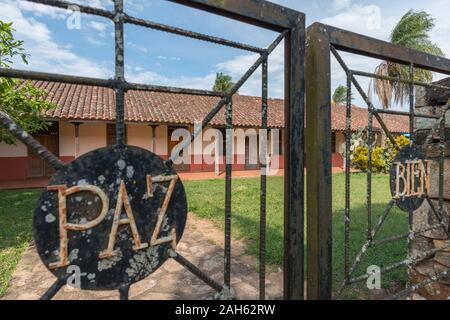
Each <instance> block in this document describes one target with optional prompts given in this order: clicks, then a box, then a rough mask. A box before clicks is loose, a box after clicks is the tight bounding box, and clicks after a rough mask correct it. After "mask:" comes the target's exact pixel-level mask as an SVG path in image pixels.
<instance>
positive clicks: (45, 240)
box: [34, 146, 187, 290]
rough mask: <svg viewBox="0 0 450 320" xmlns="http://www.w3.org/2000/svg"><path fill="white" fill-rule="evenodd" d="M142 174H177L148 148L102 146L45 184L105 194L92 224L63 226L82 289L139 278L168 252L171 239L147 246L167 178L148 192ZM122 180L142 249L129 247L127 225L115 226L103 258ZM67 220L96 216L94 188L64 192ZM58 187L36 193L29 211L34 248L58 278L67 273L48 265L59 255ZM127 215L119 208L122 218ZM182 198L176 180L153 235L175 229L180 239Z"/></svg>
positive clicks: (113, 286) (109, 287) (108, 287)
mask: <svg viewBox="0 0 450 320" xmlns="http://www.w3.org/2000/svg"><path fill="white" fill-rule="evenodd" d="M147 175H151V176H152V177H156V176H170V175H176V173H175V172H174V171H173V169H172V168H170V167H168V166H167V165H166V164H165V163H164V161H163V160H162V159H161V158H160V157H158V156H157V155H155V154H154V153H152V152H149V151H147V150H144V149H141V148H138V147H132V146H123V147H121V148H119V147H106V148H102V149H98V150H95V151H92V152H90V153H88V154H85V155H83V156H81V157H79V158H78V159H76V160H74V161H73V162H71V163H70V164H68V165H67V166H66V167H65V168H64V169H62V170H60V171H58V172H56V173H55V175H54V176H53V177H52V179H51V181H50V183H49V186H55V185H67V188H71V187H74V186H86V185H91V186H95V187H98V188H100V189H101V190H102V191H103V192H104V193H105V194H106V196H107V198H108V199H109V200H108V202H109V204H108V209H107V210H108V212H107V214H106V216H105V218H104V219H103V220H102V221H101V222H100V223H99V224H98V225H96V226H94V227H92V228H90V229H87V230H83V231H77V230H68V231H67V239H68V251H67V252H68V259H69V262H70V263H69V266H77V267H79V270H80V272H81V278H80V280H81V289H87V290H113V289H119V288H120V287H121V286H126V285H131V284H132V283H135V282H137V281H140V280H142V279H144V278H145V277H147V276H148V275H150V274H151V273H152V272H154V271H155V270H156V269H158V268H159V267H160V266H161V265H162V264H163V263H164V262H165V261H166V260H167V258H168V257H169V249H170V248H171V245H172V243H171V242H166V243H162V244H159V245H154V246H151V245H150V240H151V237H152V234H153V231H154V230H155V226H156V223H157V218H158V214H159V212H160V208H161V206H162V204H163V201H164V198H165V196H166V193H167V190H168V185H169V183H170V182H160V183H157V182H154V183H152V187H153V196H150V197H149V196H148V192H147V191H148V189H147V181H146V177H147ZM121 181H123V182H124V183H125V186H126V191H127V196H128V198H129V201H130V205H131V209H132V212H133V216H134V219H135V222H136V225H137V230H138V234H139V236H140V239H141V242H142V243H147V244H148V247H147V248H145V249H140V250H135V249H133V246H134V241H133V237H132V231H131V227H130V225H129V224H122V225H120V226H119V227H118V232H117V237H116V239H115V246H114V249H115V250H117V255H116V256H114V257H109V258H103V259H101V258H100V257H99V254H100V253H101V252H102V251H103V250H105V249H106V247H107V246H108V241H109V237H110V234H111V230H112V226H113V218H114V213H115V208H116V205H117V199H118V193H119V187H120V185H121ZM66 203H67V214H66V216H67V223H71V224H85V223H88V222H90V221H92V220H94V219H95V218H97V217H98V216H99V215H100V212H101V210H102V199H101V198H100V197H99V196H98V195H96V194H95V193H93V192H90V191H81V192H77V193H74V194H72V195H68V196H67V199H66ZM58 208H59V205H58V191H51V190H46V191H44V192H43V194H42V195H41V197H40V199H39V202H38V206H37V208H36V210H35V214H34V239H35V243H36V247H37V251H38V253H39V255H40V257H41V259H42V261H43V263H44V264H45V265H46V266H47V268H48V269H49V270H50V271H51V272H52V273H53V274H54V275H55V276H57V277H58V278H62V279H65V278H67V276H68V273H67V271H68V270H67V268H68V267H69V266H63V267H59V268H54V267H50V265H51V264H52V263H55V262H58V261H59V258H60V234H59V209H58ZM122 218H123V219H124V218H127V215H126V211H125V208H124V207H123V206H122V208H121V219H122ZM186 218H187V202H186V194H185V191H184V187H183V184H182V183H181V181H180V180H179V179H178V180H177V182H176V185H175V188H174V190H173V194H172V197H171V199H170V202H169V205H168V207H167V211H166V214H165V218H164V220H163V222H162V225H161V231H160V233H159V234H158V238H164V237H170V235H171V231H172V229H173V228H175V230H176V241H177V242H178V241H180V239H181V237H182V235H183V231H184V228H185V225H186Z"/></svg>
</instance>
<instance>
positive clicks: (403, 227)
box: [0, 174, 407, 298]
mask: <svg viewBox="0 0 450 320" xmlns="http://www.w3.org/2000/svg"><path fill="white" fill-rule="evenodd" d="M351 183H352V190H351V191H352V192H351V195H352V199H351V215H352V228H351V234H350V236H351V251H352V257H354V256H355V255H356V253H357V252H358V251H359V250H360V248H361V246H362V244H363V242H364V240H365V235H366V231H365V229H366V226H367V217H366V208H365V201H366V178H365V175H363V174H353V175H352V180H351ZM184 184H185V187H186V192H187V197H188V202H189V210H190V211H192V212H194V213H195V214H197V215H198V216H200V217H202V218H207V219H211V220H213V221H214V222H215V223H217V225H218V226H219V227H223V211H224V209H223V208H224V194H225V192H224V186H225V182H224V180H206V181H186V182H184ZM388 184H389V181H388V177H387V176H384V175H374V176H373V193H372V199H373V212H374V218H373V220H374V224H375V222H376V219H377V217H378V216H379V214H380V213H381V212H382V210H383V208H384V206H385V205H386V204H387V203H388V201H389V199H390V195H389V185H388ZM259 185H260V183H259V179H258V178H240V179H233V185H232V189H233V197H232V199H233V200H232V212H233V213H232V214H233V219H232V234H233V237H234V238H238V239H242V238H243V239H245V240H246V243H248V247H247V250H248V253H249V254H252V255H257V254H258V238H259V194H260V193H259ZM267 190H268V192H267V261H268V263H269V264H271V265H280V264H281V262H282V257H283V178H282V177H270V178H269V179H268V184H267ZM39 194H40V191H38V190H33V191H30V190H26V191H0V296H1V295H2V293H3V292H4V290H5V289H6V286H7V283H8V281H9V279H10V277H11V273H12V272H13V270H14V268H15V266H16V264H17V262H18V260H19V259H20V256H21V254H22V253H23V251H24V250H25V248H26V246H27V243H28V241H29V240H31V237H32V231H31V221H32V212H33V207H34V205H35V203H36V200H37V198H38V196H39ZM333 211H334V212H333V215H334V218H333V268H334V275H333V278H334V284H335V285H337V284H338V283H340V281H341V279H342V269H343V258H342V257H343V233H344V229H343V213H344V175H343V174H335V175H333ZM405 231H407V216H406V214H405V213H403V212H401V211H399V210H398V209H394V210H393V211H392V212H391V215H390V217H389V218H388V219H387V220H386V222H385V226H384V228H383V229H382V232H381V233H380V236H386V235H393V234H398V233H401V232H405ZM405 255H406V245H405V242H396V243H393V244H385V245H382V247H381V246H380V247H378V249H370V250H369V251H368V253H367V258H366V259H364V260H363V263H362V265H361V268H359V270H357V273H358V274H362V273H364V272H365V269H366V268H367V266H369V265H372V264H376V265H379V266H383V265H387V264H389V263H392V262H395V261H400V260H402V259H403V258H404V257H405ZM404 281H405V273H404V270H400V269H399V270H397V271H395V272H392V273H390V274H386V275H384V276H383V278H382V285H383V287H386V286H390V285H392V284H398V283H400V284H401V283H403V282H404ZM364 295H366V292H364V290H363V289H362V287H361V286H354V287H353V288H352V289H351V290H348V291H347V293H346V294H345V296H344V297H348V298H358V297H361V296H364Z"/></svg>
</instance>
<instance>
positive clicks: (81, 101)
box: [32, 81, 408, 133]
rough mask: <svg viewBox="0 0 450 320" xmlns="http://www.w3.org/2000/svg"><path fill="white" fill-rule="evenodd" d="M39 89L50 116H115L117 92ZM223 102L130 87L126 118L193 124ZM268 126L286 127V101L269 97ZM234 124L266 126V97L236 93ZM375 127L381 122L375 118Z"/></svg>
mask: <svg viewBox="0 0 450 320" xmlns="http://www.w3.org/2000/svg"><path fill="white" fill-rule="evenodd" d="M32 83H33V84H34V85H35V86H36V87H38V88H42V89H44V90H46V91H47V92H48V96H47V99H48V101H50V102H53V103H54V104H56V105H57V108H55V109H53V110H50V111H48V112H47V114H46V115H47V116H48V117H49V118H51V119H63V120H103V121H114V119H115V114H116V112H115V94H114V91H113V90H111V89H108V88H102V87H90V86H85V85H74V84H67V83H59V82H45V81H33V82H32ZM218 101H219V98H217V97H209V96H198V95H189V94H174V93H165V92H150V91H128V92H127V94H126V96H125V120H126V121H129V122H145V123H169V124H194V123H196V122H201V121H202V120H203V118H204V117H205V116H206V115H207V114H208V112H209V111H210V110H211V109H212V108H213V107H214V106H215V104H216V103H217V102H218ZM268 105H269V108H268V124H269V127H271V128H281V127H284V101H283V100H282V99H269V101H268ZM345 113H346V108H345V106H344V105H333V106H332V112H331V116H332V121H331V124H332V130H335V131H342V130H345ZM367 118H368V114H367V109H365V108H360V107H357V106H352V130H356V129H359V128H362V127H365V126H366V125H367ZM386 122H387V126H388V128H389V130H390V131H391V132H396V133H400V132H407V131H408V117H405V116H397V115H395V116H394V115H389V116H387V121H386ZM233 123H234V125H235V126H239V127H259V126H260V124H261V98H259V97H252V96H244V95H238V94H237V95H235V96H234V97H233ZM211 125H214V126H224V125H225V110H224V108H223V109H222V110H221V111H220V112H219V113H218V114H217V115H216V116H215V117H214V118H213V119H212V121H211ZM374 127H375V130H380V128H381V127H380V125H379V123H378V122H377V121H376V119H375V120H374Z"/></svg>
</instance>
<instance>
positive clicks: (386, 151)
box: [351, 136, 409, 173]
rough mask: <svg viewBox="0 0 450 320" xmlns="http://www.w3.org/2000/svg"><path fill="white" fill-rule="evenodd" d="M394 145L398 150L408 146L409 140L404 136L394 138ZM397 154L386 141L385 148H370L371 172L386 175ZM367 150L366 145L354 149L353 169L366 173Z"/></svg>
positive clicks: (352, 157) (352, 156)
mask: <svg viewBox="0 0 450 320" xmlns="http://www.w3.org/2000/svg"><path fill="white" fill-rule="evenodd" d="M395 142H396V144H397V145H398V146H399V148H402V147H403V146H405V145H407V144H409V139H408V138H406V137H405V136H398V137H396V138H395ZM396 154H397V149H396V148H394V146H393V145H392V143H391V142H390V141H388V142H387V143H386V146H385V147H379V146H377V147H373V148H372V172H376V173H388V172H389V170H390V169H391V166H392V162H393V161H394V158H395V156H396ZM368 158H369V150H368V148H367V146H366V145H362V146H357V147H356V148H354V150H353V152H352V155H351V161H352V165H353V167H354V168H356V169H358V170H361V171H364V172H365V171H367V168H368Z"/></svg>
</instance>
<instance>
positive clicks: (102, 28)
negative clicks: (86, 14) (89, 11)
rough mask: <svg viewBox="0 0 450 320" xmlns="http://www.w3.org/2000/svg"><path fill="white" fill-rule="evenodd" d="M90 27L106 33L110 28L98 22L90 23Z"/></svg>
mask: <svg viewBox="0 0 450 320" xmlns="http://www.w3.org/2000/svg"><path fill="white" fill-rule="evenodd" d="M88 26H89V27H91V28H92V29H94V30H97V31H101V32H103V31H105V30H106V29H107V28H108V25H107V24H106V23H102V22H98V21H90V22H89V23H88Z"/></svg>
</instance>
